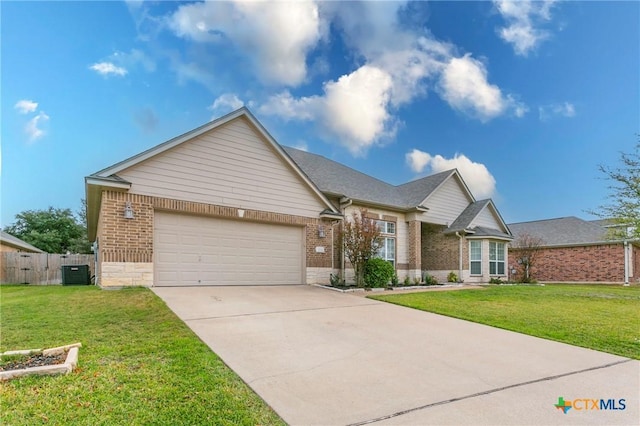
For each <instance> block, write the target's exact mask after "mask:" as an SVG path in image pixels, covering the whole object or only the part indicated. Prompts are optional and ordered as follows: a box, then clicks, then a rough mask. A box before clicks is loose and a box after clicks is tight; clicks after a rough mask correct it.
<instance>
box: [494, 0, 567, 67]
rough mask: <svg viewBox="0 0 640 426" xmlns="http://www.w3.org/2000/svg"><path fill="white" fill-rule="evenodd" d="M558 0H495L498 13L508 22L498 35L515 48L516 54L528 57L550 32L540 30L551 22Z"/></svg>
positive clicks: (499, 30)
mask: <svg viewBox="0 0 640 426" xmlns="http://www.w3.org/2000/svg"><path fill="white" fill-rule="evenodd" d="M555 2H556V0H544V1H530V0H520V1H513V0H494V4H495V6H496V8H497V9H498V12H499V13H500V14H501V15H502V17H503V18H504V19H505V21H507V24H508V25H507V26H506V27H502V28H499V29H498V34H499V35H500V38H502V39H503V40H504V41H506V42H507V43H509V44H511V45H512V46H513V49H514V51H515V52H516V54H518V55H521V56H527V55H528V54H529V52H530V51H532V50H533V49H535V48H536V47H537V46H538V45H539V44H540V43H541V42H542V41H544V40H545V39H547V38H549V32H548V31H546V30H543V29H541V28H539V26H540V24H541V23H542V22H544V21H549V20H551V8H552V7H553V5H554V3H555Z"/></svg>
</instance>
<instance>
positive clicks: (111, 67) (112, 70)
mask: <svg viewBox="0 0 640 426" xmlns="http://www.w3.org/2000/svg"><path fill="white" fill-rule="evenodd" d="M89 69H92V70H94V71H95V72H97V73H98V74H100V75H104V76H109V75H119V76H121V77H122V76H124V75H126V74H127V70H126V69H124V68H122V67H119V66H116V65H115V64H113V63H111V62H97V63H95V64H93V65H91V66H90V67H89Z"/></svg>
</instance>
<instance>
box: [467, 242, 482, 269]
mask: <svg viewBox="0 0 640 426" xmlns="http://www.w3.org/2000/svg"><path fill="white" fill-rule="evenodd" d="M469 269H470V272H471V275H482V241H476V240H472V241H469Z"/></svg>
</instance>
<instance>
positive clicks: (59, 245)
mask: <svg viewBox="0 0 640 426" xmlns="http://www.w3.org/2000/svg"><path fill="white" fill-rule="evenodd" d="M4 231H5V232H7V233H9V234H11V235H13V236H15V237H18V238H20V239H21V240H23V241H26V242H27V243H29V244H31V245H33V246H35V247H38V248H39V249H41V250H44V251H46V252H47V253H67V252H73V253H91V245H90V244H89V241H87V231H86V226H83V225H82V224H80V223H78V220H77V219H76V217H75V216H74V215H73V213H72V211H71V209H56V208H53V207H49V208H48V209H46V210H26V211H23V212H21V213H18V214H17V215H16V220H15V222H14V223H12V224H11V225H9V226H6V227H5V228H4Z"/></svg>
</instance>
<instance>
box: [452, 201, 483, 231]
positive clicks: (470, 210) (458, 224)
mask: <svg viewBox="0 0 640 426" xmlns="http://www.w3.org/2000/svg"><path fill="white" fill-rule="evenodd" d="M490 202H491V200H489V199H487V200H480V201H476V202H475V203H471V204H469V205H468V206H467V208H466V209H464V211H463V212H462V213H460V216H458V218H457V219H456V220H455V221H454V222H453V223H452V224H451V226H449V229H447V232H459V231H464V230H465V229H468V228H469V226H471V222H472V221H473V219H475V218H476V216H478V214H480V212H481V211H482V209H484V208H485V207H486V206H487V204H489V203H490Z"/></svg>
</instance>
